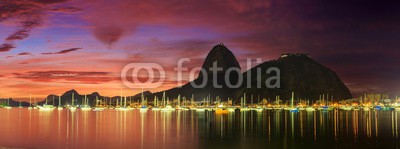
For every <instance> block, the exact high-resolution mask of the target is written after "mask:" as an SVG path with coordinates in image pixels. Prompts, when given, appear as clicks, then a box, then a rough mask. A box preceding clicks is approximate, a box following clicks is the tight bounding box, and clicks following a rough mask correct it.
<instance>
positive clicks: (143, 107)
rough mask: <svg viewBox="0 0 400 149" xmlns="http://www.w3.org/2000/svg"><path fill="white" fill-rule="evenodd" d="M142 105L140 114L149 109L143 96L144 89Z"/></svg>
mask: <svg viewBox="0 0 400 149" xmlns="http://www.w3.org/2000/svg"><path fill="white" fill-rule="evenodd" d="M141 100H142V104H141V107H140V112H147V110H148V109H149V108H147V106H146V105H145V104H144V95H143V88H142V96H141Z"/></svg>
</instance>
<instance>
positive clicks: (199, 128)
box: [0, 108, 400, 148]
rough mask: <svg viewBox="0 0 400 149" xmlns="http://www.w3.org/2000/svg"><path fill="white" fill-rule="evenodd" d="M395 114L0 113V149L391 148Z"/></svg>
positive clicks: (396, 123)
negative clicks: (8, 148)
mask: <svg viewBox="0 0 400 149" xmlns="http://www.w3.org/2000/svg"><path fill="white" fill-rule="evenodd" d="M399 114H400V112H396V111H373V110H371V111H338V110H333V111H330V112H320V111H316V112H306V111H302V112H299V113H290V112H288V111H272V110H268V111H265V110H264V111H263V112H255V111H249V112H239V111H236V112H235V113H231V114H226V115H218V114H215V113H213V112H207V111H206V112H195V111H175V112H161V111H151V110H149V111H148V112H144V113H142V112H139V110H133V111H115V110H105V111H101V112H94V111H86V112H85V111H81V110H76V111H74V112H71V111H69V110H67V109H64V110H62V111H58V110H54V111H38V110H28V109H19V108H14V109H12V110H7V109H0V146H4V147H18V148H19V147H21V148H220V147H225V148H228V147H231V148H249V147H272V148H306V147H307V148H310V147H324V148H377V147H379V148H399V143H400V141H399V129H398V128H399V119H398V115H399Z"/></svg>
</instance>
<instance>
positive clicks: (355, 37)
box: [0, 0, 400, 99]
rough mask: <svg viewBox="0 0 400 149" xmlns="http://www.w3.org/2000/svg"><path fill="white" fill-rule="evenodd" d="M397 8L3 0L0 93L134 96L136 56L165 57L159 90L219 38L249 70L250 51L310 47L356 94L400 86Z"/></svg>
mask: <svg viewBox="0 0 400 149" xmlns="http://www.w3.org/2000/svg"><path fill="white" fill-rule="evenodd" d="M399 8H400V4H399V2H396V1H386V3H382V2H381V1H372V0H356V1H352V2H349V0H333V1H324V0H321V1H319V0H307V1H298V0H271V1H268V0H267V1H255V0H250V1H239V0H226V1H223V0H201V1H194V0H185V1H183V0H168V1H166V0H165V1H152V0H150V1H134V0H18V1H16V0H1V1H0V38H1V41H0V42H1V43H0V58H1V59H2V61H1V62H0V69H1V71H0V85H1V87H0V88H1V89H0V97H1V98H8V97H13V98H17V99H22V98H26V97H29V94H32V95H33V97H38V98H39V97H45V96H46V95H48V94H58V93H61V94H62V93H64V92H65V91H67V90H69V89H76V90H77V91H78V92H80V93H91V92H94V91H98V92H99V93H100V94H101V95H107V96H111V95H119V94H120V92H121V91H123V92H124V94H129V95H132V94H135V93H138V92H140V89H128V88H126V87H125V86H124V85H123V84H122V83H121V79H120V72H121V70H122V68H123V67H124V66H125V65H126V64H128V63H131V62H152V63H159V64H161V65H162V66H163V67H164V69H165V70H166V74H167V78H166V83H165V84H164V85H163V86H161V87H160V88H155V89H150V91H161V90H164V89H168V88H171V87H176V86H177V84H176V77H175V74H176V73H175V72H174V70H173V68H174V67H175V66H176V64H177V61H178V59H179V58H184V57H187V58H191V61H190V62H189V63H185V64H184V66H187V67H188V68H193V67H199V66H201V64H202V62H203V60H204V58H205V56H206V55H207V53H208V52H209V51H210V50H211V48H212V47H213V46H214V45H216V44H218V43H220V42H223V43H224V44H225V45H226V46H227V47H228V48H229V49H230V50H231V51H232V52H233V53H234V54H235V55H236V57H237V58H238V60H239V62H240V63H241V66H242V68H244V70H246V67H245V62H246V59H247V58H262V59H263V61H267V60H272V59H276V58H278V57H279V56H280V55H281V54H282V53H289V52H302V53H309V54H310V55H311V57H312V58H313V59H314V60H316V61H318V62H320V63H321V64H323V65H325V66H327V67H329V68H331V69H332V70H333V71H335V72H336V73H337V74H338V75H339V77H340V78H341V79H342V80H343V81H344V83H345V84H346V85H347V86H348V87H349V89H350V90H351V92H352V93H353V95H360V94H362V93H363V92H370V93H372V92H375V93H379V92H384V93H390V94H392V95H395V94H397V93H398V94H400V65H399V64H400V58H399V57H400V49H399V48H400V9H399ZM244 70H243V71H244ZM185 75H187V74H185ZM184 81H188V80H184Z"/></svg>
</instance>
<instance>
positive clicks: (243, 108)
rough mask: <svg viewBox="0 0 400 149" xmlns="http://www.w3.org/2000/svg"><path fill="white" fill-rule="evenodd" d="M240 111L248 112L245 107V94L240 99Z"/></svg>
mask: <svg viewBox="0 0 400 149" xmlns="http://www.w3.org/2000/svg"><path fill="white" fill-rule="evenodd" d="M240 104H241V105H240V111H241V112H242V111H250V108H248V107H246V93H244V94H243V97H242V98H240Z"/></svg>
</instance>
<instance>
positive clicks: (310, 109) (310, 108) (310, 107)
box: [306, 101, 315, 112]
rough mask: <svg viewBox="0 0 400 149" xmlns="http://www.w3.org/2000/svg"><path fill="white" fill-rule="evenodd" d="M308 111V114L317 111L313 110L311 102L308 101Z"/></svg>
mask: <svg viewBox="0 0 400 149" xmlns="http://www.w3.org/2000/svg"><path fill="white" fill-rule="evenodd" d="M306 111H308V112H312V111H315V108H313V107H312V106H310V101H308V107H307V108H306Z"/></svg>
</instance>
